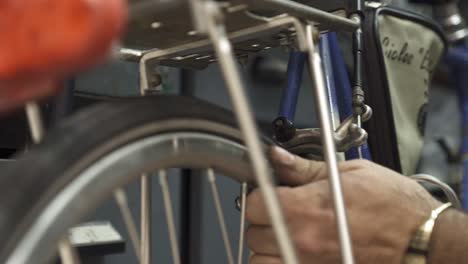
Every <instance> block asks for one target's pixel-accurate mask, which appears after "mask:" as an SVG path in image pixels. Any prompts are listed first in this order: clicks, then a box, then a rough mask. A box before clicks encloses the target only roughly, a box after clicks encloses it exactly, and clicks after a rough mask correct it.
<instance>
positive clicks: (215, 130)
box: [0, 95, 272, 263]
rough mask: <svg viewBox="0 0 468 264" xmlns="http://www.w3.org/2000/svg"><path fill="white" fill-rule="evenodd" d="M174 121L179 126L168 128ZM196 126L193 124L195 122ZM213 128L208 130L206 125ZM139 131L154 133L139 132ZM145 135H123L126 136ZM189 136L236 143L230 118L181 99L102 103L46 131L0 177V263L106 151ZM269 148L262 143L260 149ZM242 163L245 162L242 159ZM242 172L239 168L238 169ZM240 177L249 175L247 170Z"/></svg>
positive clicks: (236, 134) (237, 137) (238, 139)
mask: <svg viewBox="0 0 468 264" xmlns="http://www.w3.org/2000/svg"><path fill="white" fill-rule="evenodd" d="M176 120H179V122H178V124H179V127H177V126H176V127H174V126H168V125H167V124H169V123H170V122H172V123H171V124H173V123H174V121H176ZM198 121H199V123H197V122H198ZM206 124H213V126H206ZM143 127H153V128H154V129H149V130H148V129H147V130H141V128H143ZM139 129H140V130H141V131H145V132H141V133H140V134H139V133H133V136H125V135H129V131H140V130H139ZM187 131H194V132H199V133H206V134H210V135H216V136H219V137H221V138H223V139H226V140H230V141H233V142H237V143H239V144H241V145H243V144H242V136H241V132H240V131H239V129H238V127H237V125H236V122H235V118H234V116H233V114H232V113H231V112H229V111H227V110H225V109H223V108H220V107H218V106H214V105H212V104H209V103H207V102H204V101H201V100H198V99H194V98H189V97H181V96H167V95H166V96H154V97H145V98H132V99H125V100H120V101H116V102H106V103H102V104H99V105H97V106H94V107H91V108H88V109H85V110H83V111H81V112H79V113H77V114H76V115H74V116H73V117H71V118H69V119H67V120H66V121H65V122H63V123H61V124H60V125H58V126H57V127H56V128H54V129H53V130H51V131H50V132H49V133H48V134H47V136H46V137H45V138H44V140H43V141H42V143H41V144H39V145H36V146H34V147H33V148H32V149H31V150H30V151H28V153H26V154H25V155H23V156H22V157H18V160H17V161H15V162H14V163H15V164H14V165H12V166H11V167H8V168H7V170H6V171H5V173H2V174H3V176H2V177H0V237H2V240H3V245H2V247H1V248H0V262H1V263H6V260H7V259H8V258H9V256H10V254H12V251H13V250H14V249H15V247H16V246H17V244H18V243H19V241H20V240H21V239H22V238H23V236H24V234H25V232H26V231H25V230H27V229H28V227H29V226H30V225H31V224H32V223H33V222H34V221H35V219H36V218H37V217H38V215H39V214H40V213H41V211H42V210H43V209H44V208H45V207H46V206H47V205H48V203H49V202H50V201H51V200H52V199H53V198H54V197H55V196H56V195H57V194H58V193H59V192H60V191H61V190H62V189H63V188H64V187H65V186H67V185H68V184H70V183H72V182H73V181H74V180H75V177H77V175H79V174H80V172H81V171H83V170H84V169H85V168H87V167H89V166H90V165H91V164H93V163H94V162H96V161H97V160H99V159H100V158H102V157H105V156H106V155H108V154H109V153H111V152H112V151H114V150H116V149H118V148H120V147H122V146H124V145H126V144H129V143H130V142H133V141H136V140H140V139H143V138H145V137H148V136H150V135H154V134H157V133H159V134H161V133H174V132H187ZM270 144H272V143H271V141H268V140H265V145H266V146H267V145H270ZM245 160H246V162H247V163H248V158H247V157H245ZM244 169H245V168H244ZM246 173H250V167H249V168H248V169H247V171H246Z"/></svg>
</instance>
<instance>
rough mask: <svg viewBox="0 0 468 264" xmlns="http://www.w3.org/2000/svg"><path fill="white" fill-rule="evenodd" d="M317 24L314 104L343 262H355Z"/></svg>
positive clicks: (310, 37) (312, 53)
mask: <svg viewBox="0 0 468 264" xmlns="http://www.w3.org/2000/svg"><path fill="white" fill-rule="evenodd" d="M314 33H315V30H314V26H312V25H307V26H306V35H307V46H308V50H309V63H310V65H311V67H310V70H311V76H312V78H313V82H314V86H315V87H314V95H315V104H316V106H317V112H318V117H319V120H320V125H321V128H322V141H323V146H324V147H323V150H324V157H325V162H326V164H327V170H328V175H329V179H330V191H331V195H332V196H333V197H332V198H333V204H334V207H335V217H336V224H337V230H338V234H339V240H340V247H341V254H342V255H341V257H342V263H344V264H353V263H354V257H353V248H352V243H351V236H350V232H349V228H348V221H347V216H346V207H345V202H344V197H343V191H342V187H341V179H340V173H339V171H338V161H337V156H336V146H335V141H334V139H333V126H332V123H331V116H330V110H329V106H328V101H327V95H326V86H325V79H324V75H323V69H322V60H321V58H320V54H319V51H318V49H316V48H315V44H314Z"/></svg>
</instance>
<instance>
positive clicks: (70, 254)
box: [58, 238, 80, 264]
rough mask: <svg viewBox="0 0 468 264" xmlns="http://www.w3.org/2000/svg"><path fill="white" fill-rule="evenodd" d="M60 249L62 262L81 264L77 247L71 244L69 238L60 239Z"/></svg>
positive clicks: (65, 263)
mask: <svg viewBox="0 0 468 264" xmlns="http://www.w3.org/2000/svg"><path fill="white" fill-rule="evenodd" d="M58 251H59V255H60V260H61V263H62V264H80V259H79V258H78V254H77V252H76V249H75V248H74V247H73V246H72V245H71V244H70V241H68V239H67V238H63V239H62V240H60V242H59V245H58Z"/></svg>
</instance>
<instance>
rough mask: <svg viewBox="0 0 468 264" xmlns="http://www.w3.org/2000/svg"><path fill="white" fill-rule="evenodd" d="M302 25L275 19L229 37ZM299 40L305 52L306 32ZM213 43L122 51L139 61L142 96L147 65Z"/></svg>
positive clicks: (237, 38)
mask: <svg viewBox="0 0 468 264" xmlns="http://www.w3.org/2000/svg"><path fill="white" fill-rule="evenodd" d="M300 25H301V23H300V22H299V20H298V19H297V18H294V17H290V16H286V17H280V18H277V19H274V20H272V21H270V22H268V23H264V24H261V25H258V26H256V27H253V28H247V29H243V30H239V31H236V32H232V33H230V34H229V35H228V37H229V39H230V40H231V41H233V42H234V41H243V40H247V39H251V38H254V37H257V36H265V35H268V34H271V33H272V32H279V31H280V30H281V29H283V28H284V29H287V27H288V26H294V27H296V28H297V27H300ZM297 38H298V39H299V43H298V44H299V49H300V50H301V51H305V50H306V47H305V46H304V45H305V44H304V43H306V40H305V35H304V32H303V31H301V32H297ZM212 47H213V45H212V43H211V41H210V40H209V39H203V40H200V41H195V42H192V43H188V44H183V45H180V46H176V47H171V48H168V49H164V50H159V49H152V50H147V51H143V52H140V51H129V50H125V49H124V50H121V53H122V54H124V55H122V56H123V57H122V59H124V58H127V59H128V58H131V60H139V61H140V63H139V72H140V90H141V94H142V95H143V94H144V91H145V90H147V89H148V88H149V86H148V72H147V65H148V64H149V62H153V61H160V60H163V59H166V58H171V57H176V56H180V55H187V54H193V53H199V52H203V51H209V50H212Z"/></svg>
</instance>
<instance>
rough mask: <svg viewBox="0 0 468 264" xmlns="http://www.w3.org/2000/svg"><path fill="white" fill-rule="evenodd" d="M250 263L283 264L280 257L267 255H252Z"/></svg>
mask: <svg viewBox="0 0 468 264" xmlns="http://www.w3.org/2000/svg"><path fill="white" fill-rule="evenodd" d="M249 263H250V264H282V263H283V262H282V261H281V258H280V257H276V256H266V255H257V254H255V255H252V256H251V257H250V260H249Z"/></svg>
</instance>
